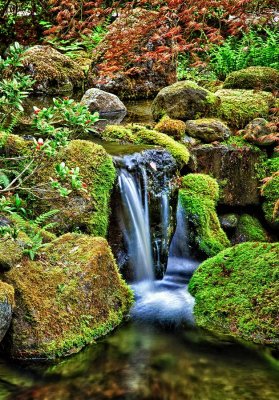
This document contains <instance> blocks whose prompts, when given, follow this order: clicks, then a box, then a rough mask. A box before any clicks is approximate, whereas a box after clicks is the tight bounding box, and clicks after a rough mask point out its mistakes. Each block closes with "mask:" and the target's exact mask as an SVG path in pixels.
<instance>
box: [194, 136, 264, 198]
mask: <svg viewBox="0 0 279 400" xmlns="http://www.w3.org/2000/svg"><path fill="white" fill-rule="evenodd" d="M191 155H192V161H191V162H190V164H189V166H190V169H191V170H192V171H193V172H199V173H203V174H209V175H211V176H213V177H214V178H215V179H217V181H218V182H219V185H220V187H221V188H222V190H221V194H220V201H219V203H221V204H225V205H229V206H246V205H251V204H259V203H260V197H259V189H258V188H259V184H260V180H259V178H258V167H259V165H260V164H261V163H262V161H263V157H264V154H263V153H262V152H261V151H260V150H259V149H258V148H254V147H252V146H249V144H245V142H239V144H236V145H233V144H229V145H228V144H218V145H216V146H213V145H201V146H197V147H195V148H193V149H192V150H191Z"/></svg>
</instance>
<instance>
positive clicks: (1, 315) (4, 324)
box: [0, 281, 14, 342]
mask: <svg viewBox="0 0 279 400" xmlns="http://www.w3.org/2000/svg"><path fill="white" fill-rule="evenodd" d="M13 305H14V289H13V287H12V286H11V285H8V284H7V283H4V282H1V281H0V342H1V340H2V339H3V337H4V336H5V334H6V332H7V330H8V328H9V326H10V323H11V321H12V311H13Z"/></svg>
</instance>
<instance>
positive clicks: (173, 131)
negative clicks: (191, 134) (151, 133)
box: [154, 115, 186, 140]
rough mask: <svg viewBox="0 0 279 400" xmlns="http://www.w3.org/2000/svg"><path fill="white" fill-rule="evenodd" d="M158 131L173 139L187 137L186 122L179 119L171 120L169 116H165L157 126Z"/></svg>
mask: <svg viewBox="0 0 279 400" xmlns="http://www.w3.org/2000/svg"><path fill="white" fill-rule="evenodd" d="M154 129H155V130H156V131H159V132H162V133H165V134H166V135H169V136H171V137H173V138H174V139H176V140H180V139H182V137H183V136H184V135H185V129H186V127H185V122H183V121H180V120H179V119H171V118H170V117H168V116H167V115H165V116H164V117H163V118H162V119H161V120H160V121H159V122H158V124H157V125H156V126H155V128H154Z"/></svg>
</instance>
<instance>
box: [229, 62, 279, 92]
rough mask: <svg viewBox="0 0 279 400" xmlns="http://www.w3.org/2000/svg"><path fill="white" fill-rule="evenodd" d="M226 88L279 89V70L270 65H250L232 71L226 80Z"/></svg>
mask: <svg viewBox="0 0 279 400" xmlns="http://www.w3.org/2000/svg"><path fill="white" fill-rule="evenodd" d="M223 87H224V89H257V90H269V91H275V90H278V89H279V72H278V71H277V70H276V69H274V68H269V67H249V68H245V69H241V70H239V71H234V72H231V73H230V74H229V75H228V76H227V77H226V80H225V82H224V86H223Z"/></svg>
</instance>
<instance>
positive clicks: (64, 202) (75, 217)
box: [33, 140, 115, 236]
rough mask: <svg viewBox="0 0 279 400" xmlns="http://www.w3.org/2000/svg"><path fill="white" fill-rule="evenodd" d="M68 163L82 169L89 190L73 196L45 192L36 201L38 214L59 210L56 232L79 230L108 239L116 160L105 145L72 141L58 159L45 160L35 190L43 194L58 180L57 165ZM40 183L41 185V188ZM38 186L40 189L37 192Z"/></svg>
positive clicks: (34, 181)
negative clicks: (114, 161) (105, 148)
mask: <svg viewBox="0 0 279 400" xmlns="http://www.w3.org/2000/svg"><path fill="white" fill-rule="evenodd" d="M62 161H65V162H66V164H67V166H68V167H69V168H74V167H79V169H80V177H81V179H82V181H83V182H84V183H85V184H86V185H87V191H86V192H85V191H76V190H73V191H72V192H71V193H70V195H69V196H67V197H60V196H59V195H58V193H55V194H53V192H49V193H48V192H45V191H44V192H43V194H44V195H43V196H42V199H40V198H36V199H35V200H34V202H33V210H34V213H35V214H42V213H45V212H47V211H49V210H51V209H58V210H59V213H58V214H56V215H55V216H54V217H53V218H52V220H53V221H54V222H56V223H57V225H56V228H55V232H58V233H65V232H67V231H71V230H75V229H77V228H79V229H80V230H82V231H83V232H86V233H90V234H92V235H93V236H105V235H106V232H107V226H108V217H109V203H110V194H111V190H112V187H113V184H114V180H115V168H114V166H113V162H112V158H111V156H109V155H108V154H107V153H106V151H105V150H104V148H103V147H102V146H99V145H96V144H94V143H92V142H89V141H85V140H72V141H71V142H70V144H69V145H68V146H67V147H65V148H64V149H63V150H61V151H60V152H59V153H58V155H57V156H56V158H55V159H54V160H53V159H50V160H49V161H48V160H45V163H44V164H43V165H42V168H41V169H40V171H39V174H38V175H36V176H35V177H34V179H33V187H34V189H33V190H35V191H36V192H37V193H38V194H39V195H40V190H41V189H40V187H44V186H42V185H45V186H46V187H47V188H50V185H49V180H50V178H53V179H56V174H55V165H57V164H59V163H60V162H62ZM39 184H40V185H39ZM36 187H37V189H36Z"/></svg>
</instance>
